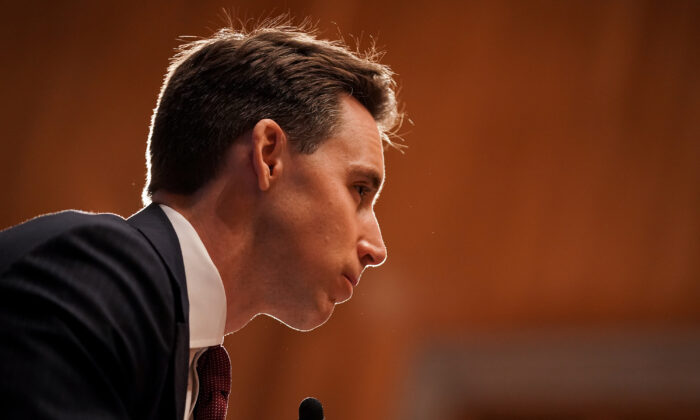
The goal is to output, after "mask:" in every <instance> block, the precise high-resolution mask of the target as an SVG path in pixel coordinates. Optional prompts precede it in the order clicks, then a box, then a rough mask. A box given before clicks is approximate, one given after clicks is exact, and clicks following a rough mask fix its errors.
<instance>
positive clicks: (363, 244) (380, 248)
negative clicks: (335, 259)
mask: <svg viewBox="0 0 700 420" xmlns="http://www.w3.org/2000/svg"><path fill="white" fill-rule="evenodd" d="M368 219H371V220H368V223H367V224H366V229H363V230H364V234H363V235H362V236H361V237H360V240H359V241H358V243H357V256H358V257H359V259H360V262H361V263H362V266H363V267H367V266H370V267H372V266H377V265H381V264H382V263H384V261H386V246H385V245H384V240H383V239H382V232H381V230H380V229H379V222H378V221H377V217H376V216H375V215H374V213H372V217H371V218H368Z"/></svg>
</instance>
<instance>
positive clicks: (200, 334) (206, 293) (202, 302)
mask: <svg viewBox="0 0 700 420" xmlns="http://www.w3.org/2000/svg"><path fill="white" fill-rule="evenodd" d="M160 208H161V209H163V211H164V212H165V215H166V216H167V217H168V220H170V223H171V224H172V225H173V229H175V233H176V234H177V239H178V240H179V241H180V249H181V250H182V260H183V262H184V264H185V281H186V282H187V297H188V299H189V301H190V318H189V324H190V365H189V369H188V375H187V396H186V398H185V418H184V420H190V419H192V413H193V411H194V405H195V402H196V401H197V395H198V393H199V381H198V377H197V360H199V356H201V355H202V353H203V352H204V350H206V349H207V347H211V346H218V345H220V344H223V342H224V333H225V326H226V292H225V291H224V284H223V282H222V281H221V276H220V275H219V270H217V268H216V266H215V265H214V262H213V261H212V260H211V258H210V257H209V253H208V252H207V249H206V248H205V247H204V244H203V243H202V240H201V239H200V238H199V235H198V234H197V231H196V230H195V229H194V227H192V225H191V224H190V222H189V221H188V220H187V219H185V217H184V216H183V215H181V214H180V213H178V212H177V211H175V210H173V209H172V208H170V207H168V206H166V205H164V204H160Z"/></svg>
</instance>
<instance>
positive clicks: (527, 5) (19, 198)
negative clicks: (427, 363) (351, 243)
mask: <svg viewBox="0 0 700 420" xmlns="http://www.w3.org/2000/svg"><path fill="white" fill-rule="evenodd" d="M222 7H226V8H228V9H229V10H232V11H233V12H234V13H235V15H236V16H238V17H244V18H245V17H251V18H255V17H259V16H261V15H263V14H266V13H267V14H269V13H272V14H275V13H277V12H285V11H290V12H291V13H292V15H294V16H297V17H304V16H307V15H309V16H312V17H313V18H315V19H318V21H319V24H320V27H321V28H322V29H323V32H322V35H323V36H324V37H330V38H334V37H336V34H337V28H336V25H337V27H339V28H340V30H341V32H342V33H344V34H346V35H347V34H352V35H355V36H360V35H361V34H363V39H364V42H367V40H368V38H369V36H370V35H371V36H375V37H378V39H379V45H381V46H384V47H385V48H386V50H387V54H386V56H385V58H384V61H385V62H386V63H389V64H390V65H391V66H392V68H393V69H394V70H395V71H396V72H397V73H398V75H399V81H400V84H401V85H402V92H401V94H402V95H401V96H402V99H403V101H404V102H405V104H406V110H407V112H408V115H409V116H410V118H411V120H412V121H413V122H414V123H415V124H414V125H411V124H405V125H404V129H403V130H402V132H403V134H404V137H405V139H406V141H407V144H408V145H409V148H408V149H407V151H406V153H405V154H404V155H402V154H400V153H398V152H395V151H390V152H388V154H387V156H386V159H387V170H388V183H387V186H386V188H385V190H384V193H383V195H382V198H381V200H380V202H379V204H378V207H377V213H378V217H379V220H380V223H381V225H382V228H383V233H384V237H385V240H386V242H387V246H388V250H389V258H388V261H387V263H386V264H385V265H384V266H383V267H381V268H380V269H377V270H374V271H369V272H368V273H366V275H365V277H364V278H363V280H362V283H361V285H360V287H359V288H358V289H357V290H356V294H355V297H354V298H353V299H352V301H351V302H349V303H347V304H344V305H342V306H340V307H338V308H337V310H336V314H335V315H334V317H333V318H332V319H331V320H330V321H329V322H328V323H327V324H326V325H324V326H323V327H321V328H319V329H317V330H315V331H313V332H310V333H306V334H302V333H297V332H293V331H291V330H287V329H286V328H285V327H283V326H281V325H279V324H278V323H277V322H275V321H273V320H270V319H267V318H259V319H256V320H254V321H253V322H252V323H251V324H250V325H249V326H248V327H247V328H246V329H244V330H242V331H241V332H239V333H237V334H235V335H233V336H229V337H227V339H226V345H227V348H228V349H229V352H230V354H231V356H232V359H233V368H234V389H233V393H232V398H231V405H230V409H229V418H230V419H284V418H287V419H294V418H296V407H297V405H298V403H299V401H300V400H301V399H302V398H303V397H305V396H307V395H314V396H316V397H318V398H319V399H321V401H322V402H323V403H324V406H325V408H326V412H327V418H329V419H330V420H350V419H401V416H402V414H401V413H405V412H406V410H407V408H406V407H407V406H410V404H411V401H415V398H413V397H414V396H413V395H412V394H411V393H412V392H422V391H415V389H416V388H415V387H412V386H411V383H412V382H411V381H415V376H414V374H413V373H412V372H415V371H416V366H417V364H418V363H420V362H418V361H419V360H422V358H423V357H424V355H425V351H426V350H425V349H426V348H430V347H431V343H435V342H442V341H444V340H447V342H450V343H456V344H453V345H454V346H455V347H457V348H459V347H460V346H461V344H459V343H461V342H462V341H461V340H463V339H469V338H470V337H480V336H483V335H484V334H486V335H489V336H491V335H493V334H496V335H500V336H502V337H511V336H513V335H518V334H520V335H522V334H526V335H527V336H528V337H535V338H536V337H540V334H542V332H543V331H544V334H545V335H546V334H549V333H548V332H551V331H566V332H567V333H566V334H564V335H562V336H561V337H562V338H561V339H560V342H566V340H567V338H566V337H569V335H567V334H574V335H576V333H577V332H578V331H584V330H585V331H598V330H600V331H608V332H609V331H614V332H619V333H620V334H622V336H624V334H636V332H640V331H641V332H640V333H639V334H641V335H642V336H645V337H646V336H647V335H645V334H647V333H646V332H645V331H654V333H653V334H651V336H653V337H668V336H669V334H670V335H671V336H673V337H676V335H674V334H676V333H675V332H677V331H681V333H678V334H681V335H683V334H685V335H683V336H684V337H685V336H686V335H687V334H688V333H687V331H691V333H690V337H691V338H692V339H691V340H690V341H691V342H692V343H695V344H693V345H696V344H697V341H693V340H695V338H698V337H699V336H698V334H695V333H694V332H692V331H698V327H700V304H698V302H699V301H700V163H699V162H700V76H698V74H699V73H700V25H698V22H699V21H700V2H697V1H565V2H561V1H467V2H460V1H448V0H433V1H413V0H407V1H402V2H399V1H377V0H375V1H369V0H346V1H342V2H329V1H321V0H298V1H295V0H288V1H283V2H275V1H270V0H257V1H252V0H244V1H237V2H235V3H233V2H222V1H211V0H207V1H197V2H195V1H183V0H180V1H172V2H169V1H164V0H159V1H148V2H88V1H74V2H69V1H56V2H53V1H45V2H32V1H29V2H3V7H2V10H3V13H2V15H0V34H1V35H2V39H3V41H4V42H3V47H2V50H3V51H2V57H3V59H2V66H0V83H1V84H2V97H3V100H2V101H1V102H0V107H1V108H0V118H2V120H1V121H2V124H1V125H0V139H1V140H0V176H1V179H3V181H4V182H3V184H4V194H3V197H2V200H1V202H2V206H1V207H0V228H4V227H7V226H10V225H13V224H16V223H19V222H21V221H23V220H25V219H28V218H30V217H33V216H35V215H37V214H40V213H45V212H51V211H57V210H61V209H66V208H78V209H83V210H90V211H108V212H114V213H118V214H121V215H123V216H128V215H130V214H131V213H133V212H135V211H136V210H138V209H139V208H140V207H141V203H140V192H141V189H142V187H143V183H144V179H145V165H144V153H145V140H146V136H147V133H148V124H149V120H150V116H151V112H152V109H153V107H154V106H155V102H156V96H157V93H158V90H159V88H160V84H161V81H162V77H163V74H164V72H165V68H166V65H167V60H168V57H169V56H171V55H172V51H173V48H174V47H176V46H177V45H178V41H177V39H176V38H177V37H178V36H180V35H207V34H209V33H211V31H212V30H214V29H216V28H218V27H220V26H222V19H221V18H220V16H221V8H222ZM523 332H525V333H523ZM606 334H608V335H606ZM606 334H603V335H602V336H601V337H611V335H610V334H609V333H606ZM594 335H595V334H594ZM612 336H613V337H618V336H620V335H618V333H613V334H612ZM596 337H598V336H597V335H596ZM596 340H598V341H595V340H594V341H595V342H596V343H598V344H597V345H598V346H599V347H601V348H604V347H605V346H606V344H605V343H606V342H607V341H604V340H603V341H600V340H599V339H596ZM658 340H660V341H653V340H652V341H651V342H647V341H644V340H641V341H639V343H641V344H640V346H641V347H639V348H643V349H646V350H643V351H642V353H643V354H647V353H644V351H652V350H649V349H650V348H652V349H653V348H656V347H654V346H655V344H654V343H658V342H662V343H663V342H665V340H666V339H665V338H659V339H658ZM613 341H614V340H613ZM490 342H491V341H490ZM495 342H502V343H504V344H502V347H501V349H503V348H505V347H503V346H506V347H507V346H511V345H514V344H512V343H513V341H512V340H510V341H509V340H505V341H499V340H496V341H495ZM683 342H685V341H683ZM558 343H559V342H558ZM644 343H647V344H644ZM514 346H515V348H516V349H517V345H514ZM645 346H646V347H645ZM678 346H680V347H679V348H681V349H683V348H690V347H684V345H682V344H679V345H678ZM678 346H677V347H678ZM468 348H469V349H472V347H468ZM489 348H491V347H489ZM551 348H558V347H556V345H555V346H554V347H551ZM665 348H666V347H663V346H661V347H658V348H656V349H657V350H656V353H654V352H653V351H652V353H649V354H650V355H651V356H649V357H651V358H654V357H657V356H658V359H659V360H662V359H663V360H668V361H669V363H671V361H672V360H673V355H674V354H676V353H674V352H673V351H671V350H669V352H664V349H665ZM669 348H671V347H669ZM673 348H674V349H676V347H673ZM693 348H694V347H693ZM547 351H548V350H547V347H544V348H542V349H541V354H545V355H546V354H547ZM557 351H558V350H552V352H553V353H552V354H560V353H561V352H560V353H557ZM629 351H631V352H634V351H635V350H633V349H632V350H629ZM437 354H441V353H437ZM458 354H463V355H465V356H460V357H461V358H459V357H458V358H457V359H458V360H463V358H464V357H470V356H469V355H470V354H474V353H473V352H472V351H471V350H469V351H467V352H466V353H458ZM527 354H529V353H527ZM562 354H563V353H562ZM566 354H569V353H566ZM582 354H583V355H584V357H585V354H586V353H585V351H584V352H582ZM596 354H598V353H596ZM600 354H602V356H600V357H599V359H600V358H603V359H604V358H605V357H607V356H605V354H607V353H605V352H603V353H600ZM618 356H619V355H618ZM618 356H615V357H618ZM522 357H523V358H521V359H518V358H517V357H515V359H513V360H521V361H522V364H527V363H528V362H527V360H529V359H527V358H526V353H523V356H522ZM611 357H612V356H611ZM599 359H595V360H598V361H599V362H600V360H599ZM698 359H700V357H699V358H698ZM509 360H510V359H509ZM595 360H593V361H592V363H598V362H596V361H595ZM611 360H613V359H611ZM614 360H617V359H614ZM445 363H447V362H445ZM495 363H497V362H495ZM699 364H700V361H696V362H694V363H693V362H692V361H691V362H687V368H688V370H687V372H688V374H690V373H691V372H697V371H698V369H699ZM662 365H663V363H662ZM663 366H667V365H663ZM668 366H670V365H668ZM669 369H671V367H669ZM496 370H497V369H496ZM574 372H576V371H575V370H574ZM676 373H677V372H676ZM676 373H674V375H675V374H676ZM581 374H582V375H585V372H583V371H582V372H581ZM466 375H468V372H467V373H466ZM680 375H681V376H683V374H682V373H681V374H680ZM662 376H663V375H662ZM670 377H674V376H670ZM677 377H678V376H676V378H677ZM650 378H651V376H650ZM599 379H600V380H601V381H604V380H606V379H605V378H604V377H601V378H599ZM649 380H651V379H649ZM662 380H663V379H659V381H662ZM691 382H692V381H691ZM674 383H675V384H676V385H678V384H681V385H678V386H686V385H687V386H696V387H699V388H694V389H700V385H699V384H697V382H692V383H685V382H683V381H680V382H677V383H676V382H674ZM683 384H685V385H683ZM692 384H695V385H692ZM657 385H659V386H658V387H657V388H659V389H660V387H662V386H661V385H662V384H660V383H659V384H657ZM671 385H673V384H671ZM454 386H455V387H457V386H459V385H457V384H455V385H454ZM657 388H654V387H653V386H652V388H651V389H657ZM412 389H413V390H414V391H412ZM605 389H608V388H605ZM610 389H611V391H610V395H608V397H609V399H608V400H606V401H607V402H606V401H602V402H600V404H599V405H596V404H597V403H595V402H593V403H590V404H589V405H590V406H589V407H588V408H586V407H584V408H581V411H580V412H579V411H577V412H576V415H580V416H581V417H582V418H618V417H624V416H625V415H629V412H625V411H624V410H622V411H620V410H618V408H616V407H617V406H616V405H615V404H614V401H615V398H616V397H615V395H616V394H615V392H614V389H615V388H614V387H611V388H610ZM458 391H459V390H458ZM516 392H517V391H516ZM572 392H575V390H574V391H572ZM560 394H561V393H560ZM698 394H700V393H698ZM557 395H559V394H557ZM655 395H656V394H652V395H651V396H648V397H647V398H646V399H645V400H644V401H638V404H639V407H641V408H639V407H638V408H639V409H638V410H637V411H639V410H642V411H644V410H646V408H645V407H647V406H659V407H662V409H661V411H659V413H660V412H663V410H665V409H663V407H669V406H670V405H671V402H670V401H669V400H668V398H667V397H668V396H664V395H662V393H661V394H659V395H658V398H657V399H658V401H657V400H655ZM516 397H517V396H516ZM560 397H561V395H559V397H557V398H560ZM452 398H453V399H457V400H458V399H459V398H460V393H459V392H456V393H455V396H453V397H452ZM502 398H503V401H500V402H501V403H502V404H501V407H505V408H503V409H502V410H501V411H499V412H497V413H496V414H493V413H492V414H483V413H481V412H479V409H478V404H477V403H475V405H474V407H477V408H474V409H471V408H470V407H460V408H459V409H458V410H456V411H454V412H453V413H452V414H450V415H451V416H452V418H454V419H457V418H523V416H524V414H523V412H521V411H519V408H518V407H520V406H519V405H518V403H517V401H516V400H517V398H515V399H513V401H516V403H514V402H513V401H511V400H508V398H509V397H508V396H507V395H505V396H502ZM553 398H554V397H553ZM561 398H563V397H561ZM688 398H689V399H688ZM688 398H686V401H685V403H686V405H687V406H688V407H690V408H688V407H686V406H683V407H685V408H683V409H676V411H673V410H671V411H673V415H676V416H683V415H689V416H692V415H694V414H693V413H695V414H697V413H700V411H698V410H697V406H698V405H700V401H698V399H695V400H693V399H692V398H690V397H688ZM698 398H700V397H698ZM564 399H565V398H564ZM407 401H408V403H407ZM611 401H612V403H611ZM497 402H498V401H497ZM553 403H554V402H553ZM452 404H454V402H453V403H452ZM523 404H525V405H527V404H528V403H527V401H526V402H525V403H523ZM537 404H540V406H543V405H544V406H546V405H547V402H546V401H545V402H542V401H539V403H537ZM626 404H627V405H630V404H632V405H634V404H635V403H634V402H629V401H628V402H627V403H626ZM645 404H646V405H645ZM694 404H695V405H694ZM521 405H522V404H521ZM508 407H512V408H511V409H509V408H508ZM693 407H695V408H693ZM686 408H687V410H686ZM540 409H541V411H537V409H536V410H535V411H530V415H533V416H535V417H533V418H536V417H537V416H538V414H537V413H549V414H552V411H551V410H550V411H547V407H540ZM470 410H471V411H470ZM475 410H476V411H475ZM616 410H617V411H616ZM688 410H689V411H688ZM574 411H576V410H573V411H572V409H571V407H569V412H566V413H564V414H561V412H560V413H559V415H561V416H562V418H570V417H567V416H570V415H571V414H572V413H574ZM480 413H481V414H480ZM532 413H535V414H532ZM567 413H568V414H567ZM625 413H627V414H625ZM482 414H483V415H482ZM555 414H556V412H555ZM465 416H466V417H465ZM489 416H490V417H489ZM499 416H500V417H499ZM596 416H599V417H596ZM600 416H602V417H600ZM605 416H607V417H605ZM616 416H617V417H616ZM661 417H663V416H661ZM404 418H405V417H404ZM428 418H429V417H428Z"/></svg>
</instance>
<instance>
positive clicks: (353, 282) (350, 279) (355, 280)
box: [343, 274, 360, 287]
mask: <svg viewBox="0 0 700 420" xmlns="http://www.w3.org/2000/svg"><path fill="white" fill-rule="evenodd" d="M343 277H345V279H346V280H347V281H348V282H350V284H351V285H352V287H357V284H358V283H359V282H360V280H359V279H358V278H357V277H352V276H349V275H347V274H343Z"/></svg>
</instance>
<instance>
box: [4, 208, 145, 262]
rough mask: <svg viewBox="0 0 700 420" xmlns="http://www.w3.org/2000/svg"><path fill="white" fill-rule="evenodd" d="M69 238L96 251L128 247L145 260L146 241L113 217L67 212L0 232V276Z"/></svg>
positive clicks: (120, 220) (117, 217) (38, 218)
mask: <svg viewBox="0 0 700 420" xmlns="http://www.w3.org/2000/svg"><path fill="white" fill-rule="evenodd" d="M71 238H76V239H77V238H84V240H86V241H87V243H88V244H89V245H91V246H93V247H95V248H101V249H111V250H118V249H119V248H121V246H120V245H122V244H124V243H128V244H129V245H131V246H135V247H137V248H138V249H139V250H142V251H144V253H143V255H142V256H143V257H144V258H148V257H149V252H148V248H150V247H149V246H148V241H146V240H145V239H144V238H143V237H142V235H140V234H139V233H138V231H137V230H136V229H134V228H133V227H131V226H130V225H129V224H128V223H127V222H126V220H124V219H123V218H122V217H120V216H117V215H115V214H109V213H102V214H94V213H86V212H81V211H76V210H67V211H62V212H59V213H53V214H47V215H43V216H39V217H36V218H34V219H31V220H29V221H27V222H24V223H22V224H19V225H17V226H14V227H11V228H9V229H6V230H4V231H2V232H0V273H2V272H4V271H6V269H8V268H9V266H11V265H12V264H14V263H15V262H17V261H18V260H20V259H22V258H23V257H25V256H26V255H28V254H31V253H33V252H36V251H38V250H40V249H42V248H43V251H44V252H46V251H47V248H48V250H51V249H53V248H55V247H52V246H51V245H50V244H52V243H62V242H64V241H67V240H70V239H71Z"/></svg>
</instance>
